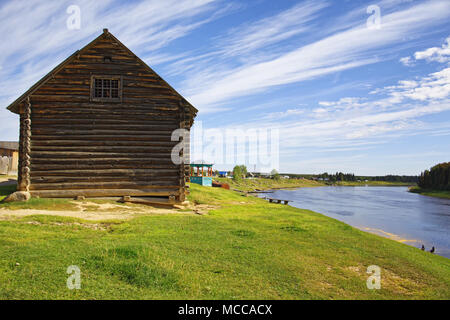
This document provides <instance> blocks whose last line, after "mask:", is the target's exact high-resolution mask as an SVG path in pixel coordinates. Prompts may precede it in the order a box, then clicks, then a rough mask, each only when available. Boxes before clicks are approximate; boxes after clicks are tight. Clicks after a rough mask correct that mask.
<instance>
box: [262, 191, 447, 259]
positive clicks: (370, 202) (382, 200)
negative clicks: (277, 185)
mask: <svg viewBox="0 0 450 320" xmlns="http://www.w3.org/2000/svg"><path fill="white" fill-rule="evenodd" d="M261 196H262V197H264V196H265V195H264V194H261ZM267 196H269V197H270V198H275V199H283V200H292V201H293V202H291V203H290V204H291V205H292V206H294V207H297V208H302V209H309V210H312V211H316V212H320V213H322V214H324V215H327V216H329V217H332V218H335V219H337V220H340V221H343V222H345V223H347V224H349V225H351V226H354V227H356V228H358V229H361V230H363V231H368V232H372V233H376V234H378V235H381V236H385V237H388V238H391V239H394V240H397V241H401V242H403V243H405V244H409V245H412V246H415V247H418V248H420V247H421V246H422V244H424V245H425V247H426V249H427V250H429V249H431V247H432V246H434V247H436V254H439V255H442V256H444V257H447V258H450V232H449V231H450V199H439V198H432V197H427V196H422V195H419V194H416V193H410V192H408V188H406V187H317V188H301V189H294V190H275V191H274V193H271V194H268V195H267Z"/></svg>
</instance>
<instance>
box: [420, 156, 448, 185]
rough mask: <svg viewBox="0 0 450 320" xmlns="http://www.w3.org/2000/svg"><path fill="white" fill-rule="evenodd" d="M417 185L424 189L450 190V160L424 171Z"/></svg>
mask: <svg viewBox="0 0 450 320" xmlns="http://www.w3.org/2000/svg"><path fill="white" fill-rule="evenodd" d="M417 185H418V186H419V187H420V188H422V189H433V190H450V162H443V163H439V164H437V165H435V166H434V167H432V168H431V169H430V170H425V171H424V172H422V174H421V175H420V177H419V181H418V182H417Z"/></svg>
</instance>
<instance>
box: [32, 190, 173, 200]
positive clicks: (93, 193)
mask: <svg viewBox="0 0 450 320" xmlns="http://www.w3.org/2000/svg"><path fill="white" fill-rule="evenodd" d="M30 193H31V196H32V197H40V198H73V197H76V196H84V197H123V196H132V197H133V196H134V197H146V196H149V197H150V196H153V197H158V196H159V197H168V196H175V197H176V196H178V195H179V191H174V190H172V191H166V190H163V191H158V189H108V190H95V189H84V190H83V189H80V190H39V191H36V190H34V191H30Z"/></svg>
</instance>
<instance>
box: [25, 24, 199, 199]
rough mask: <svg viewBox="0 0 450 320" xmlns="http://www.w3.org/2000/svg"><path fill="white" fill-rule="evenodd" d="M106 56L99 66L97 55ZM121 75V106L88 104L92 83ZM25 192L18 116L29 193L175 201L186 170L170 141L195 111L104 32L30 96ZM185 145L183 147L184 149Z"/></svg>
mask: <svg viewBox="0 0 450 320" xmlns="http://www.w3.org/2000/svg"><path fill="white" fill-rule="evenodd" d="M105 56H107V57H111V61H108V62H105V59H104V57H105ZM93 75H94V76H95V75H99V76H105V75H119V76H121V77H122V81H123V83H122V86H123V89H122V101H121V102H94V101H91V95H90V90H91V78H92V76H93ZM30 103H31V119H30V122H31V131H30V134H31V138H30V141H31V146H30V150H29V157H30V159H31V160H30V163H29V164H30V166H29V169H30V170H29V185H28V186H27V187H26V182H27V181H26V179H27V178H28V177H27V176H26V175H25V171H26V168H25V167H26V163H25V164H24V161H25V160H26V157H27V152H26V150H25V149H26V148H27V145H26V142H25V141H26V138H27V137H26V128H23V126H26V123H28V122H27V121H26V114H21V119H22V120H21V125H22V130H21V141H22V143H21V146H20V148H21V149H20V157H21V159H20V168H19V170H20V171H21V172H22V171H23V172H24V175H23V176H22V177H21V178H20V179H19V180H21V181H20V182H21V183H22V184H23V185H24V188H29V190H30V192H31V194H32V195H33V196H40V197H73V196H77V195H84V196H93V197H97V196H125V195H128V196H175V197H176V198H177V199H178V200H183V199H184V187H185V186H184V181H185V179H186V177H185V174H186V172H185V166H184V165H183V164H181V165H175V164H174V163H173V162H172V160H171V150H172V148H173V147H174V146H175V145H176V144H177V143H178V142H176V141H171V134H172V132H173V130H175V129H177V128H187V129H189V128H190V126H191V125H192V121H193V118H194V116H195V115H194V114H193V111H192V109H191V108H189V106H188V105H187V104H186V102H184V101H183V100H182V99H180V96H179V95H178V94H176V92H174V90H173V89H171V88H170V87H169V86H168V85H167V84H166V83H165V82H164V81H163V80H162V79H161V78H160V77H159V76H158V75H157V74H156V73H154V72H151V70H150V71H149V69H148V68H146V67H145V65H143V64H142V63H141V62H140V61H139V60H138V59H136V57H135V56H134V55H133V54H132V53H131V52H129V51H128V50H126V48H124V47H123V46H122V45H121V44H119V43H117V42H116V41H115V40H114V39H113V38H112V37H111V36H109V35H108V33H106V34H104V35H103V36H101V37H99V38H98V39H97V40H96V41H95V42H94V43H92V44H91V45H90V46H89V47H87V48H85V49H83V50H82V51H80V53H79V54H78V56H77V57H76V58H75V59H74V60H73V61H71V62H70V63H69V64H67V65H66V66H65V67H64V68H63V69H62V70H60V71H59V72H58V73H56V74H54V75H53V77H52V78H51V79H50V80H48V81H47V82H46V83H45V84H43V85H42V86H41V87H40V88H39V89H37V90H36V91H35V92H34V93H33V94H32V95H31V97H30ZM186 147H187V148H189V146H186Z"/></svg>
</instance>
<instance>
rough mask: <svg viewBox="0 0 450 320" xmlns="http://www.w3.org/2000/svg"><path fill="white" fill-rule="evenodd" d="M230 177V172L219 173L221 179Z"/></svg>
mask: <svg viewBox="0 0 450 320" xmlns="http://www.w3.org/2000/svg"><path fill="white" fill-rule="evenodd" d="M227 176H228V171H219V177H222V178H226V177H227Z"/></svg>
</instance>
